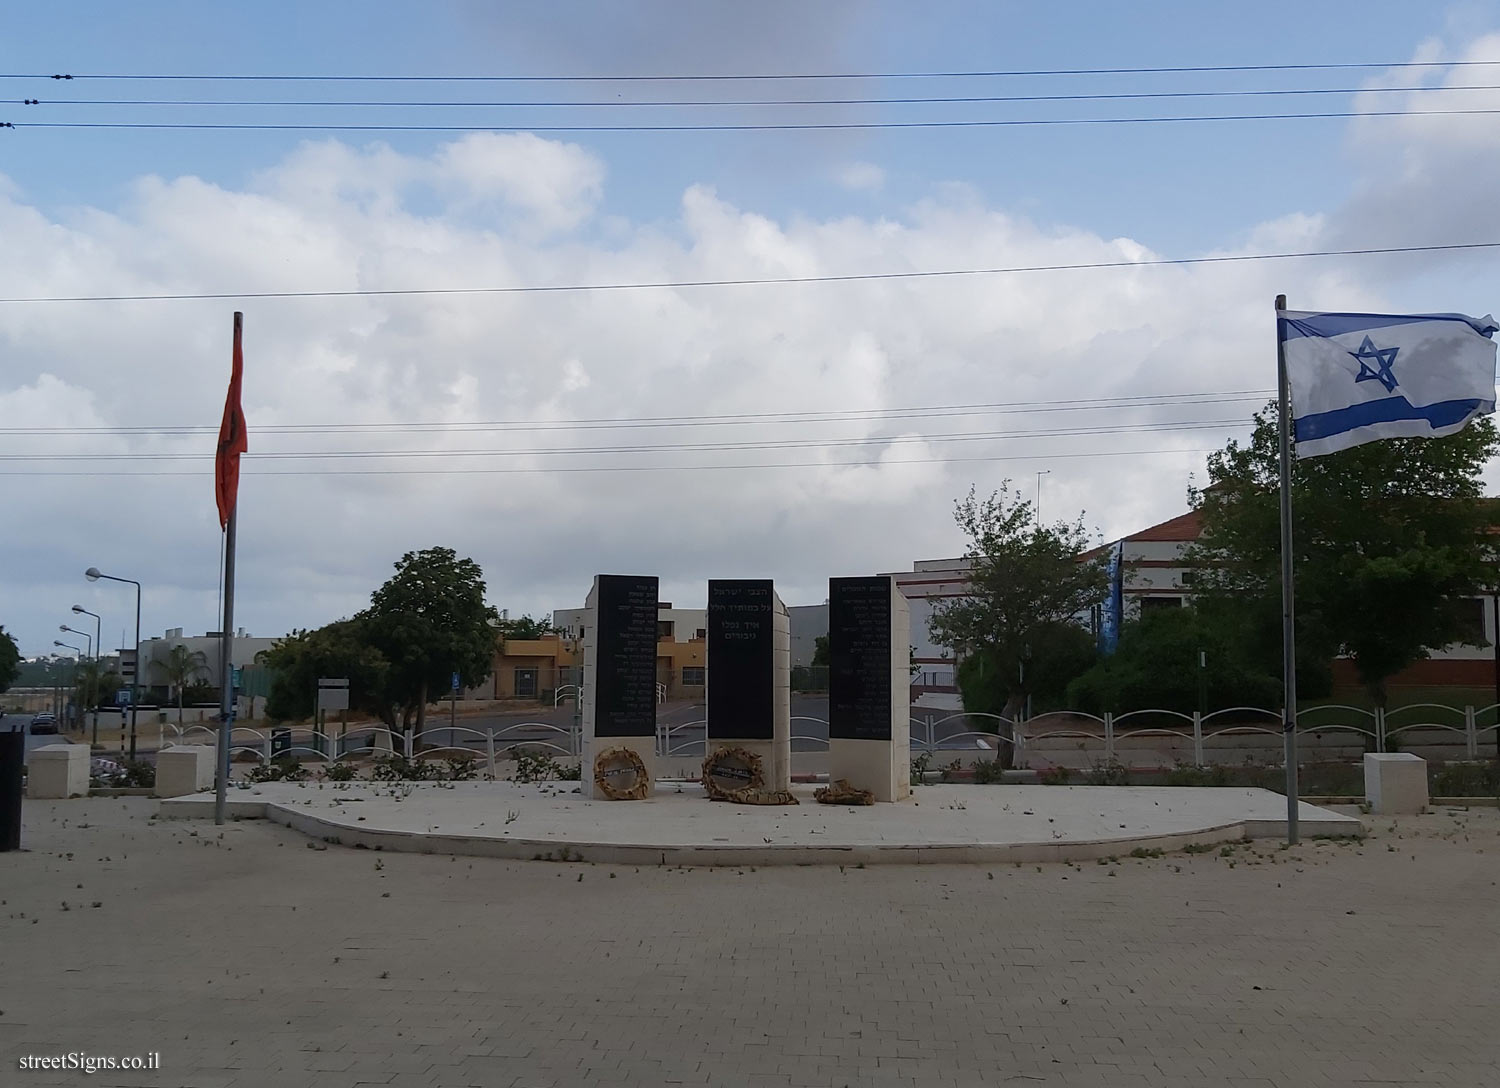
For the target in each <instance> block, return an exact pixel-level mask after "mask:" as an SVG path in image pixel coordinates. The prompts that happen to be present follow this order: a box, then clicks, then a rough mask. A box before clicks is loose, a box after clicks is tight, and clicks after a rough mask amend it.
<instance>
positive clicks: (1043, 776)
mask: <svg viewBox="0 0 1500 1088" xmlns="http://www.w3.org/2000/svg"><path fill="white" fill-rule="evenodd" d="M1072 777H1073V772H1072V771H1071V770H1069V769H1068V768H1067V767H1043V768H1042V769H1041V770H1040V771H1037V773H1036V780H1037V781H1038V782H1040V783H1041V784H1042V785H1044V786H1066V785H1067V784H1068V781H1069V779H1071V778H1072Z"/></svg>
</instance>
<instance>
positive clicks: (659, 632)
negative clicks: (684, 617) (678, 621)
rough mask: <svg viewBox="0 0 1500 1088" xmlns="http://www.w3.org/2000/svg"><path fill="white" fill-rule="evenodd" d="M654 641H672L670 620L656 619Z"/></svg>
mask: <svg viewBox="0 0 1500 1088" xmlns="http://www.w3.org/2000/svg"><path fill="white" fill-rule="evenodd" d="M656 641H657V642H671V641H672V621H671V620H657V621H656Z"/></svg>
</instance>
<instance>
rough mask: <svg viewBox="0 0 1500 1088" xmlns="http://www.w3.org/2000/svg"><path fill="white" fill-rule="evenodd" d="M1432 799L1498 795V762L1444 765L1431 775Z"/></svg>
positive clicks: (1499, 778) (1499, 777) (1499, 773)
mask: <svg viewBox="0 0 1500 1088" xmlns="http://www.w3.org/2000/svg"><path fill="white" fill-rule="evenodd" d="M1432 793H1433V796H1434V797H1494V796H1496V795H1497V794H1500V762H1490V763H1445V764H1443V765H1442V766H1441V767H1439V768H1438V769H1437V770H1435V771H1434V772H1433V775H1432Z"/></svg>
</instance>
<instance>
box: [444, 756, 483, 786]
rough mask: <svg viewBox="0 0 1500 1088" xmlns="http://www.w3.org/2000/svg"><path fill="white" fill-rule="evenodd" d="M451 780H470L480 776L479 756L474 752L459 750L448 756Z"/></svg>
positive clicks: (448, 775)
mask: <svg viewBox="0 0 1500 1088" xmlns="http://www.w3.org/2000/svg"><path fill="white" fill-rule="evenodd" d="M447 763H448V767H447V778H448V781H449V782H469V781H472V780H473V779H476V778H478V777H479V757H478V756H476V755H475V754H474V753H473V752H459V753H457V754H456V755H453V756H450V757H448V760H447Z"/></svg>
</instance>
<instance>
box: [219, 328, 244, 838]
mask: <svg viewBox="0 0 1500 1088" xmlns="http://www.w3.org/2000/svg"><path fill="white" fill-rule="evenodd" d="M244 322H245V315H244V314H242V313H240V311H238V310H236V311H235V312H234V355H235V358H239V355H240V335H241V333H242V332H243V330H244ZM238 518H239V503H238V502H235V503H234V505H233V506H231V507H230V508H229V521H228V523H227V524H226V525H225V526H224V621H223V626H222V627H221V628H220V635H221V637H220V639H219V745H218V752H217V753H216V756H215V759H214V765H215V767H216V768H217V769H216V770H215V772H214V823H216V824H222V823H223V822H224V809H225V805H226V799H227V797H228V793H229V734H230V731H231V729H232V728H233V723H234V665H233V650H234V530H235V522H236V521H237V520H238Z"/></svg>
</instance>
